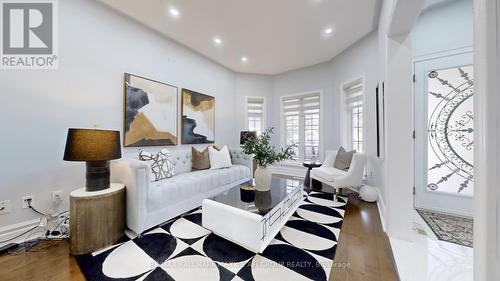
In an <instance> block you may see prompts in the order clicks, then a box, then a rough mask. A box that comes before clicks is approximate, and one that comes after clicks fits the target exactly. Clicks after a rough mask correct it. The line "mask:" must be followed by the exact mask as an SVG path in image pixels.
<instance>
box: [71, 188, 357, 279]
mask: <svg viewBox="0 0 500 281" xmlns="http://www.w3.org/2000/svg"><path fill="white" fill-rule="evenodd" d="M346 202H347V199H346V198H342V197H339V201H338V202H334V201H333V196H332V195H331V194H327V193H321V192H312V193H310V194H309V195H306V194H305V199H304V201H303V203H302V204H301V206H300V207H299V208H298V209H297V211H296V212H295V213H294V214H293V216H292V217H291V218H290V219H289V220H288V222H287V223H286V225H285V226H284V227H283V228H282V229H281V231H280V232H279V233H278V235H276V237H275V238H274V239H273V241H272V242H271V243H270V244H269V246H268V247H267V248H266V250H265V251H264V252H263V253H262V254H255V253H253V252H251V251H248V250H246V249H244V248H242V247H240V246H238V245H236V244H234V243H232V242H230V241H227V240H225V239H223V238H221V237H219V236H217V235H215V234H213V233H212V232H211V231H209V230H207V229H205V228H203V227H202V226H201V209H197V210H194V211H191V212H189V213H186V214H184V215H182V216H180V217H178V218H175V219H173V220H171V221H169V222H167V223H166V224H163V225H161V226H159V227H157V228H155V229H153V230H150V231H148V232H146V233H145V234H144V235H142V236H141V237H137V238H134V239H132V240H128V241H124V242H122V243H119V244H117V245H114V246H112V247H109V248H107V249H104V250H101V251H98V252H94V253H92V254H88V255H82V256H78V257H77V261H78V264H79V265H80V268H81V270H82V272H83V274H84V275H85V277H86V278H87V280H89V281H94V280H95V281H97V280H99V281H106V280H121V281H127V280H145V281H151V280H161V281H163V280H197V281H202V280H203V281H205V280H217V281H218V280H220V281H225V280H228V281H229V280H234V281H236V280H256V281H260V280H287V281H291V280H328V276H329V275H330V270H331V268H332V266H333V258H334V255H335V251H336V249H337V240H338V237H339V234H340V228H341V226H342V221H343V218H344V212H345V205H346ZM221 219H223V218H221Z"/></svg>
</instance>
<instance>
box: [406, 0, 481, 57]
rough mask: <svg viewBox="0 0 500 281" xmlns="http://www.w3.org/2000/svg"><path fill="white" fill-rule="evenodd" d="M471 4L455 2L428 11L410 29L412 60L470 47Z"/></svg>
mask: <svg viewBox="0 0 500 281" xmlns="http://www.w3.org/2000/svg"><path fill="white" fill-rule="evenodd" d="M472 14H473V11H472V0H456V1H452V2H446V3H444V4H442V5H437V6H435V7H430V8H429V9H427V10H425V11H423V12H422V14H420V16H419V17H418V20H417V22H416V24H415V26H414V27H413V29H412V32H411V36H412V51H413V56H414V57H419V56H424V55H430V54H435V53H438V52H444V51H450V50H456V49H461V48H466V47H472V45H473V44H472V42H473V34H474V33H473V31H472V28H473V24H472Z"/></svg>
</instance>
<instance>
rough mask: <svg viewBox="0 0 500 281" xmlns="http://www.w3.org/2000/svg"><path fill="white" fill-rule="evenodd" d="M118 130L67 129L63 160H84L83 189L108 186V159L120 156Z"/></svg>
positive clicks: (93, 189)
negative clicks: (84, 179)
mask: <svg viewBox="0 0 500 281" xmlns="http://www.w3.org/2000/svg"><path fill="white" fill-rule="evenodd" d="M121 157H122V154H121V145H120V132H119V131H108V130H97V129H74V128H70V129H68V137H67V139H66V149H65V150H64V160H65V161H85V162H86V164H87V172H86V183H85V189H86V190H87V191H99V190H104V189H107V188H109V186H110V180H109V176H110V172H109V160H113V159H118V158H121Z"/></svg>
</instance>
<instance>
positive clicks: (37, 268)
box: [0, 194, 398, 281]
mask: <svg viewBox="0 0 500 281" xmlns="http://www.w3.org/2000/svg"><path fill="white" fill-rule="evenodd" d="M68 248H69V247H68V242H67V241H50V242H42V244H41V245H40V246H37V247H36V248H35V249H34V250H33V251H30V252H28V253H20V254H18V255H3V256H0V280H2V281H10V280H12V281H28V280H37V281H38V280H41V281H59V280H61V281H67V280H71V281H76V280H85V278H84V277H83V275H82V272H81V271H80V268H79V267H78V264H77V263H76V260H75V258H73V257H72V256H69V249H68ZM335 262H336V263H337V264H338V265H339V266H340V265H345V267H344V268H342V267H337V268H335V267H334V268H333V269H332V271H331V273H330V280H341V281H350V280H353V281H354V280H355V281H365V280H367V281H368V280H369V281H393V280H398V278H397V275H396V273H395V269H394V266H393V263H392V253H391V250H390V245H389V241H388V238H387V236H386V235H385V233H384V232H383V231H382V226H381V223H380V218H379V215H378V211H377V205H376V204H375V203H366V202H363V201H361V200H359V199H357V196H356V194H349V203H348V205H347V209H346V213H345V219H344V223H343V226H342V230H341V232H340V238H339V244H338V248H337V253H336V255H335Z"/></svg>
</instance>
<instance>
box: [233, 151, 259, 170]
mask: <svg viewBox="0 0 500 281" xmlns="http://www.w3.org/2000/svg"><path fill="white" fill-rule="evenodd" d="M229 154H230V155H231V162H232V163H233V164H236V165H242V166H246V167H248V168H249V169H250V172H252V171H253V156H252V155H248V154H245V153H243V150H242V149H241V148H238V149H230V150H229Z"/></svg>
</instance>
